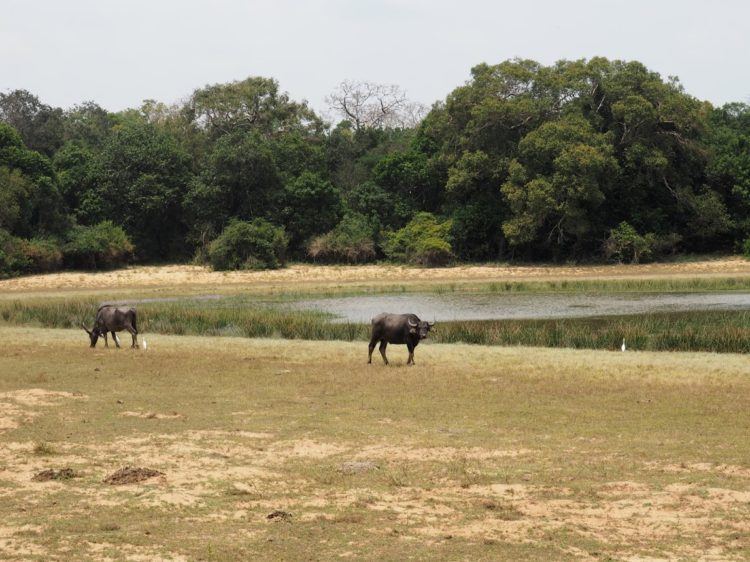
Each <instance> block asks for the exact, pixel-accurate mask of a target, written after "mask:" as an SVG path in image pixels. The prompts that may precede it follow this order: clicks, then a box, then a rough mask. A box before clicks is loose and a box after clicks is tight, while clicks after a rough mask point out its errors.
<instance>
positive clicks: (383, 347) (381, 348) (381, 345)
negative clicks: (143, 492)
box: [380, 340, 388, 365]
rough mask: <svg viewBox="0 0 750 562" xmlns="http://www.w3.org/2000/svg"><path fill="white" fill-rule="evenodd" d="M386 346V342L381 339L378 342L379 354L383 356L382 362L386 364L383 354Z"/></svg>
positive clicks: (386, 359)
mask: <svg viewBox="0 0 750 562" xmlns="http://www.w3.org/2000/svg"><path fill="white" fill-rule="evenodd" d="M386 347H388V342H387V341H385V340H381V342H380V355H382V356H383V363H385V364H386V365H387V364H388V358H387V357H386V356H385V348H386Z"/></svg>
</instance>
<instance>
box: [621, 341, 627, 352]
mask: <svg viewBox="0 0 750 562" xmlns="http://www.w3.org/2000/svg"><path fill="white" fill-rule="evenodd" d="M620 349H622V350H623V351H625V349H626V348H625V338H622V346H621V347H620Z"/></svg>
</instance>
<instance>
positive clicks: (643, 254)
mask: <svg viewBox="0 0 750 562" xmlns="http://www.w3.org/2000/svg"><path fill="white" fill-rule="evenodd" d="M655 243H656V236H654V235H653V234H651V233H649V234H646V235H645V236H641V235H640V234H638V232H637V231H636V229H635V228H633V227H632V226H630V225H629V224H628V223H627V222H621V223H620V224H619V225H618V226H617V227H616V228H613V229H612V230H610V231H609V238H607V240H606V241H605V242H604V256H605V257H606V258H607V259H613V260H616V261H618V262H620V263H622V262H623V261H625V260H627V261H629V262H630V263H639V262H640V261H641V260H642V259H644V258H650V257H651V256H652V254H653V250H654V245H655Z"/></svg>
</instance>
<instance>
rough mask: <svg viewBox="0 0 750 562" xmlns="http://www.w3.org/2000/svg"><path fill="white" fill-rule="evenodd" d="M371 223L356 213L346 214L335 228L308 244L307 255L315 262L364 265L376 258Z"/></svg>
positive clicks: (374, 227) (374, 228)
mask: <svg viewBox="0 0 750 562" xmlns="http://www.w3.org/2000/svg"><path fill="white" fill-rule="evenodd" d="M376 230H377V227H376V226H375V225H373V221H371V220H370V219H368V218H367V217H365V216H363V215H360V214H358V213H351V214H348V215H347V216H345V217H344V218H343V220H342V221H341V222H340V223H339V224H338V225H336V227H335V228H334V229H333V230H331V231H330V232H328V233H327V234H323V235H322V236H318V237H316V238H314V239H313V240H312V242H310V244H309V246H308V249H307V253H308V255H309V256H310V257H311V258H313V259H314V260H315V261H322V262H328V263H364V262H368V261H372V260H374V259H375V257H376V256H377V252H376V249H375V232H376Z"/></svg>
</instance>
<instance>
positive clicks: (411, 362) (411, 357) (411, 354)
mask: <svg viewBox="0 0 750 562" xmlns="http://www.w3.org/2000/svg"><path fill="white" fill-rule="evenodd" d="M406 347H407V348H408V349H409V359H408V360H407V361H406V364H407V365H414V346H413V345H410V344H407V345H406Z"/></svg>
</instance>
